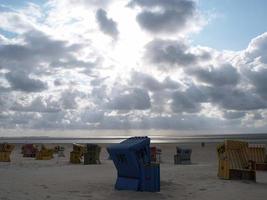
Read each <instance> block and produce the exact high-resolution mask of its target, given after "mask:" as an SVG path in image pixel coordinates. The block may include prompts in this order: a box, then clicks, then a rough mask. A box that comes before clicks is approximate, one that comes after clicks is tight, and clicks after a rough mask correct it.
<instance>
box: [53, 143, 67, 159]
mask: <svg viewBox="0 0 267 200" xmlns="http://www.w3.org/2000/svg"><path fill="white" fill-rule="evenodd" d="M64 151H65V147H63V146H60V145H57V146H55V147H54V153H56V154H57V157H65V154H64Z"/></svg>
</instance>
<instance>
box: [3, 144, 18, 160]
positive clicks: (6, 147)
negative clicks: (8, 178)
mask: <svg viewBox="0 0 267 200" xmlns="http://www.w3.org/2000/svg"><path fill="white" fill-rule="evenodd" d="M14 148H15V145H13V144H8V143H3V144H0V162H10V161H11V159H10V155H11V152H12V151H13V149H14Z"/></svg>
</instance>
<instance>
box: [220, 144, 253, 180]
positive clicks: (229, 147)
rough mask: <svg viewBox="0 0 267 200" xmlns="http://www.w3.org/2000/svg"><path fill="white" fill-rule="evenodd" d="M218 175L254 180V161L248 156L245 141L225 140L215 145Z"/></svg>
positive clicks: (224, 177) (226, 177)
mask: <svg viewBox="0 0 267 200" xmlns="http://www.w3.org/2000/svg"><path fill="white" fill-rule="evenodd" d="M217 155H218V160H219V166H218V177H219V178H222V179H246V180H253V181H256V171H255V162H253V161H252V160H250V158H249V148H248V143H247V142H241V141H233V140H226V141H225V142H224V143H223V144H220V145H218V146H217Z"/></svg>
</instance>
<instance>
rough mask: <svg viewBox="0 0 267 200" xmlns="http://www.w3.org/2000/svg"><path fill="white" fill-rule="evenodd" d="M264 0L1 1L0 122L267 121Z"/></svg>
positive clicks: (206, 124) (258, 124)
mask: <svg viewBox="0 0 267 200" xmlns="http://www.w3.org/2000/svg"><path fill="white" fill-rule="evenodd" d="M266 7H267V2H266V1H264V0H254V1H248V0H246V1H244V0H235V1H231V0H224V1H221V0H164V1H161V0H128V1H126V0H116V1H115V0H47V1H45V0H34V1H22V0H17V1H16V0H2V1H0V130H1V131H0V132H2V133H3V132H5V131H6V130H18V129H20V130H24V129H27V130H28V129H32V130H40V131H41V130H110V129H112V130H118V129H119V130H142V129H156V130H174V131H205V130H208V131H218V130H219V131H221V132H224V131H235V132H244V131H246V132H266V131H267V120H266V118H267V110H266V108H267V101H266V100H267V86H266V85H267V30H266V27H267V21H266V20H265V19H266V18H267V16H266V15H267V13H266V12H265V8H266Z"/></svg>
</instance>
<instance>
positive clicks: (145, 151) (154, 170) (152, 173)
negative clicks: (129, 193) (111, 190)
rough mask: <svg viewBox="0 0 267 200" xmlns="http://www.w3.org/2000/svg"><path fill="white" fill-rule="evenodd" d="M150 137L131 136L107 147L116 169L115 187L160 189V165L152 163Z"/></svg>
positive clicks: (140, 189) (142, 189)
mask: <svg viewBox="0 0 267 200" xmlns="http://www.w3.org/2000/svg"><path fill="white" fill-rule="evenodd" d="M149 146H150V138H148V137H131V138H129V139H126V140H124V141H122V142H121V143H119V144H114V145H111V146H109V147H108V148H107V150H108V153H109V155H110V158H111V159H112V160H113V162H114V165H115V167H116V169H117V181H116V184H115V189H117V190H134V191H149V192H158V191H160V166H159V164H158V163H152V162H151V157H150V147H149Z"/></svg>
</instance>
